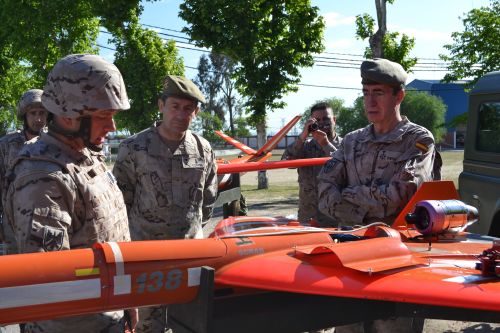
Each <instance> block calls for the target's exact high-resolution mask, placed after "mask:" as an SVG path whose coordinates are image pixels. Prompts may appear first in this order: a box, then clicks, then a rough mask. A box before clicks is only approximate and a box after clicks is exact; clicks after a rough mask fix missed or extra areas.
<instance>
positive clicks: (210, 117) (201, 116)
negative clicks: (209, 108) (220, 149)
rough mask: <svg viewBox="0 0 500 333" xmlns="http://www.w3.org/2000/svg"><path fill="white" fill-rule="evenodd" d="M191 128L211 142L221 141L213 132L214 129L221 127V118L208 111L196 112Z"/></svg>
mask: <svg viewBox="0 0 500 333" xmlns="http://www.w3.org/2000/svg"><path fill="white" fill-rule="evenodd" d="M192 129H193V131H194V132H196V133H200V134H201V135H202V136H203V137H204V138H205V139H207V140H208V141H209V142H210V143H211V144H214V143H218V142H222V139H221V138H220V137H219V136H218V135H217V134H215V131H217V130H221V129H222V120H221V119H220V118H219V117H217V116H216V115H214V114H210V113H208V112H198V115H197V116H196V118H195V119H194V121H193V125H192Z"/></svg>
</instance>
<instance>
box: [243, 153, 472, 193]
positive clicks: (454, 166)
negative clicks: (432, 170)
mask: <svg viewBox="0 0 500 333" xmlns="http://www.w3.org/2000/svg"><path fill="white" fill-rule="evenodd" d="M276 155H277V154H276ZM278 156H281V155H278ZM441 156H442V158H443V168H442V170H441V172H442V177H443V180H452V181H453V182H454V183H455V187H456V188H458V176H459V174H460V172H462V161H463V157H464V154H463V151H443V152H441ZM273 157H274V156H273ZM268 178H269V188H268V189H263V190H258V189H257V185H256V184H245V180H243V181H242V183H243V184H242V192H243V195H244V196H245V197H246V198H247V199H248V200H250V201H261V202H262V201H266V200H279V199H283V198H297V197H298V192H299V185H298V183H297V172H296V171H295V170H294V169H287V170H286V171H280V173H279V174H278V173H276V177H275V178H274V177H273V171H270V172H268ZM273 183H274V184H273Z"/></svg>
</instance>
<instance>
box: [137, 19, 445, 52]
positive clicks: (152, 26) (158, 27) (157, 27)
mask: <svg viewBox="0 0 500 333" xmlns="http://www.w3.org/2000/svg"><path fill="white" fill-rule="evenodd" d="M141 25H144V26H146V27H151V28H156V29H161V30H166V31H173V32H177V33H182V34H185V35H187V34H186V33H185V32H183V31H180V30H175V29H169V28H164V27H160V26H156V25H150V24H146V23H141ZM180 38H186V37H180ZM188 39H189V38H188ZM321 54H336V55H346V56H352V57H361V58H365V55H364V54H355V53H340V52H322V53H321ZM417 59H418V60H438V61H444V60H442V59H440V58H423V57H417Z"/></svg>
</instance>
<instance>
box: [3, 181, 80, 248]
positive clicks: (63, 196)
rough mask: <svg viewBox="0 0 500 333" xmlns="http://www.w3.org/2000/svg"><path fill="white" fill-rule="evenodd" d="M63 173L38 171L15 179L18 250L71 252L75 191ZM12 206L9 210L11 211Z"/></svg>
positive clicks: (14, 220) (14, 217) (12, 197)
mask: <svg viewBox="0 0 500 333" xmlns="http://www.w3.org/2000/svg"><path fill="white" fill-rule="evenodd" d="M72 184H74V183H73V182H72V180H71V179H69V176H68V175H65V174H63V173H62V172H53V173H50V174H48V173H46V172H38V173H35V172H34V173H30V174H29V175H27V176H24V177H21V178H18V179H16V180H15V181H14V182H13V183H12V184H11V187H10V188H9V192H8V193H9V201H8V202H7V200H6V203H8V204H9V205H10V207H11V210H10V213H11V214H9V219H8V220H9V221H10V222H11V223H13V226H14V228H13V229H14V235H15V238H16V242H17V247H18V251H19V252H20V253H26V252H47V251H59V250H68V249H69V248H70V240H69V238H70V235H71V233H72V214H71V212H73V211H74V205H73V203H74V200H75V195H76V193H77V190H76V188H70V187H69V186H72ZM10 207H9V208H10Z"/></svg>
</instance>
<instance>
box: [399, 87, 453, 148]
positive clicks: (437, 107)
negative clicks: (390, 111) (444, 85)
mask: <svg viewBox="0 0 500 333" xmlns="http://www.w3.org/2000/svg"><path fill="white" fill-rule="evenodd" d="M401 114H402V115H405V116H407V117H408V119H410V120H411V121H412V122H414V123H416V124H419V125H420V126H423V127H425V128H427V129H428V130H429V131H431V132H432V135H434V138H435V139H436V141H437V142H438V141H440V140H441V138H442V137H443V135H444V134H445V133H446V128H445V114H446V104H444V102H443V100H442V99H441V98H439V97H436V96H433V95H431V94H428V93H426V92H423V91H414V90H407V91H406V96H405V98H404V100H403V102H402V103H401Z"/></svg>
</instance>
